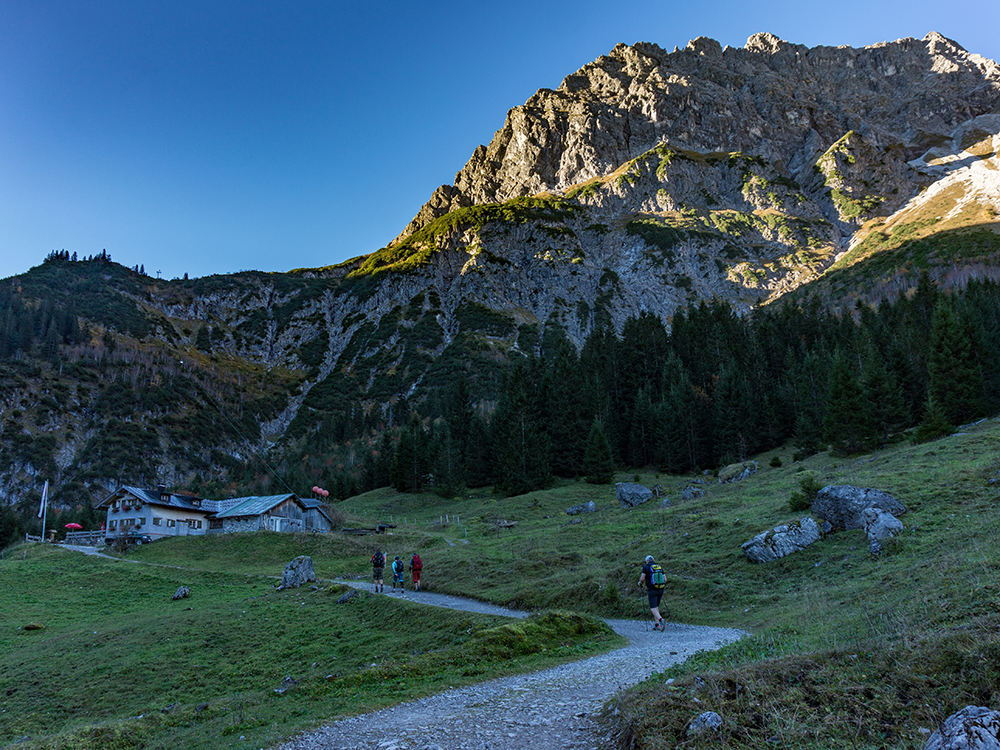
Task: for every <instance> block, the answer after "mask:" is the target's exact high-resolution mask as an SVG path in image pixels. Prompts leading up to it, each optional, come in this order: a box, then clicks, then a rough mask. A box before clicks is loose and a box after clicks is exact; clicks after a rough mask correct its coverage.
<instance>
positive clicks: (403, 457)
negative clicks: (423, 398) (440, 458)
mask: <svg viewBox="0 0 1000 750" xmlns="http://www.w3.org/2000/svg"><path fill="white" fill-rule="evenodd" d="M429 473H430V466H429V463H428V451H427V434H426V432H425V430H424V426H423V424H421V422H420V416H419V415H418V414H417V413H416V412H412V413H411V415H410V420H409V422H408V423H407V425H406V427H404V428H403V429H402V430H401V431H400V433H399V441H398V442H397V443H396V451H395V453H394V454H393V458H392V468H391V471H390V475H391V478H392V486H393V487H395V488H396V490H397V491H399V492H420V491H421V490H422V489H423V488H424V482H425V481H426V479H427V475H428V474H429Z"/></svg>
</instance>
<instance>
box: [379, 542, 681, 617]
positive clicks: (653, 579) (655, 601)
mask: <svg viewBox="0 0 1000 750" xmlns="http://www.w3.org/2000/svg"><path fill="white" fill-rule="evenodd" d="M386 559H387V555H386V554H385V553H384V552H383V551H382V550H381V549H377V550H375V554H373V555H372V559H371V563H372V583H373V585H374V587H375V592H376V593H379V592H384V591H385V585H384V584H383V581H382V578H383V575H384V574H385V562H386ZM391 566H392V590H393V591H395V590H396V584H397V583H398V584H399V590H400V592H403V591H406V585H405V578H406V572H407V570H409V572H410V577H411V578H412V579H413V590H414V591H420V574H421V572H422V571H423V569H424V562H423V560H421V559H420V555H418V554H417V553H416V552H414V553H413V554H412V555H411V557H410V562H409V564H407V563H404V562H403V561H402V560H401V559H400V557H399V555H396V556H395V557H394V558H393V560H392V564H391ZM643 586H645V587H646V597H647V600H648V601H649V612H650V614H651V615H652V616H653V630H657V631H660V632H661V633H662V632H663V630H664V628H665V627H666V622H665V621H664V619H663V617H662V616H661V615H660V600H661V599H662V598H663V590H664V589H665V588H666V587H667V578H666V574H665V573H664V572H663V567H662V566H661V565H660V564H659V563H658V562H656V560H654V559H653V556H652V555H646V559H645V560H644V561H643V565H642V573H640V574H639V588H640V589H641V588H642V587H643Z"/></svg>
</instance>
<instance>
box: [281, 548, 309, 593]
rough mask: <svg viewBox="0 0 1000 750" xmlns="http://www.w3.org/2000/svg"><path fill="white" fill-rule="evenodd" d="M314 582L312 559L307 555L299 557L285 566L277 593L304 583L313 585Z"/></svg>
mask: <svg viewBox="0 0 1000 750" xmlns="http://www.w3.org/2000/svg"><path fill="white" fill-rule="evenodd" d="M315 580H316V572H315V571H314V570H313V561H312V558H311V557H309V556H308V555H299V556H298V557H296V558H295V559H294V560H292V561H291V562H290V563H288V565H286V566H285V572H284V573H282V574H281V583H280V584H278V591H284V590H285V589H294V588H298V587H299V586H302V585H303V584H306V583H313V582H315Z"/></svg>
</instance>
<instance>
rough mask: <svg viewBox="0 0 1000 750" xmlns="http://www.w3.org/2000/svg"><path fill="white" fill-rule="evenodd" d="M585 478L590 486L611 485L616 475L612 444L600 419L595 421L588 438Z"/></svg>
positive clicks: (584, 463) (584, 466) (584, 462)
mask: <svg viewBox="0 0 1000 750" xmlns="http://www.w3.org/2000/svg"><path fill="white" fill-rule="evenodd" d="M583 472H584V477H585V478H586V480H587V482H589V483H590V484H609V483H610V482H611V480H612V479H613V478H614V475H615V464H614V461H613V460H612V458H611V444H610V443H609V442H608V436H607V435H606V434H605V433H604V427H603V426H602V425H601V421H600V420H599V419H596V418H595V419H594V421H593V423H591V425H590V434H589V435H588V436H587V451H586V454H585V456H584V460H583Z"/></svg>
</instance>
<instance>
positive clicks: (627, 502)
mask: <svg viewBox="0 0 1000 750" xmlns="http://www.w3.org/2000/svg"><path fill="white" fill-rule="evenodd" d="M652 496H653V491H652V490H651V489H649V487H646V486H645V485H642V484H633V483H632V482H618V483H616V484H615V499H617V500H618V502H619V503H621V506H622V507H623V508H634V507H635V506H637V505H642V504H643V503H644V502H646V501H647V500H649V499H650V498H651V497H652Z"/></svg>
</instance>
